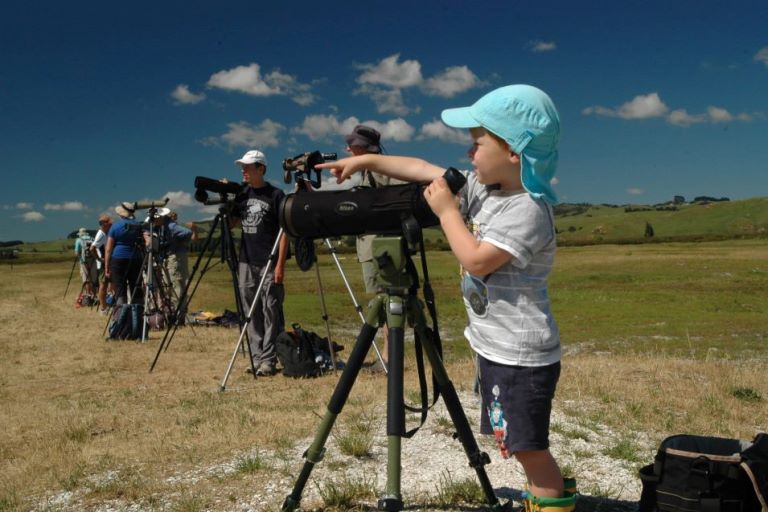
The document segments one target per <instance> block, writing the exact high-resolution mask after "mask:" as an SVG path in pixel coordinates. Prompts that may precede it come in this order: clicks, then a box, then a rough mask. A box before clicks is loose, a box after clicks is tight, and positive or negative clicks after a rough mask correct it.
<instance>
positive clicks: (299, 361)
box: [275, 327, 322, 378]
mask: <svg viewBox="0 0 768 512" xmlns="http://www.w3.org/2000/svg"><path fill="white" fill-rule="evenodd" d="M275 351H276V352H277V359H278V360H279V361H280V364H281V365H282V366H283V375H284V376H285V377H294V378H301V377H317V376H319V375H320V374H321V373H322V368H321V367H320V364H319V363H318V362H317V361H316V359H315V350H314V348H313V346H312V341H311V340H310V338H309V336H307V334H306V332H305V331H304V330H303V329H301V328H295V327H294V330H293V331H285V332H282V333H280V334H279V335H278V336H277V339H276V340H275Z"/></svg>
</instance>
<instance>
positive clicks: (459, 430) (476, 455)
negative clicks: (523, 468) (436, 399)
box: [409, 300, 501, 509]
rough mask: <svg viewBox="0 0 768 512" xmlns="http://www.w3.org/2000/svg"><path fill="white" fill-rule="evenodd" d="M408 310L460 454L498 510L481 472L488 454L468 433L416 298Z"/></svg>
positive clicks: (485, 477)
mask: <svg viewBox="0 0 768 512" xmlns="http://www.w3.org/2000/svg"><path fill="white" fill-rule="evenodd" d="M409 309H410V311H411V314H412V315H413V318H415V319H416V320H415V322H414V328H415V329H416V332H417V334H418V335H419V339H421V343H422V346H423V347H424V351H425V352H426V354H427V358H428V359H429V364H430V366H431V367H432V374H433V375H434V377H435V380H436V382H437V384H438V385H439V387H440V393H441V394H442V396H443V401H444V402H445V408H446V409H447V410H448V414H449V415H450V417H451V420H452V421H453V425H454V427H456V434H457V436H458V439H459V441H460V442H461V445H462V447H463V448H464V453H466V454H467V458H468V459H469V465H470V467H472V468H474V469H475V472H476V473H477V478H478V480H479V481H480V487H481V488H482V490H483V493H484V494H485V498H486V499H487V500H488V504H489V505H491V507H493V508H494V509H497V508H499V509H500V508H501V504H500V503H499V500H498V499H497V498H496V494H495V493H494V491H493V486H492V485H491V481H490V479H489V478H488V474H487V473H486V472H485V465H486V464H490V462H491V459H490V457H488V454H487V453H485V452H482V451H480V447H479V446H478V444H477V441H476V440H475V437H474V435H472V427H471V426H470V425H469V421H468V420H467V416H466V415H465V414H464V409H463V408H462V407H461V402H460V401H459V395H458V394H457V393H456V388H455V387H454V386H453V383H452V382H451V379H450V378H449V377H448V373H447V372H446V370H445V366H444V365H443V360H442V358H441V357H440V354H439V353H438V351H437V348H436V347H435V345H434V343H433V342H432V338H431V337H430V336H429V333H428V332H427V329H426V319H425V318H424V311H423V310H422V309H421V304H419V303H418V301H417V300H412V301H410V303H409Z"/></svg>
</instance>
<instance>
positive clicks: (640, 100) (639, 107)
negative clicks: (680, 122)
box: [618, 92, 669, 119]
mask: <svg viewBox="0 0 768 512" xmlns="http://www.w3.org/2000/svg"><path fill="white" fill-rule="evenodd" d="M668 111H669V108H668V107H667V106H666V105H665V104H664V102H663V101H661V98H660V97H659V95H658V93H655V92H652V93H651V94H646V95H642V94H641V95H639V96H635V97H634V98H633V99H632V101H629V102H627V103H625V104H623V105H622V106H621V107H619V110H618V116H619V117H621V118H622V119H648V118H651V117H660V116H663V115H665V114H666V113H667V112H668Z"/></svg>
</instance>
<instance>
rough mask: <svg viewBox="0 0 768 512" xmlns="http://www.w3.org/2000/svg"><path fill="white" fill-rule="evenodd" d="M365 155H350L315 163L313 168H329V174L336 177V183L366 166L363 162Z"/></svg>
mask: <svg viewBox="0 0 768 512" xmlns="http://www.w3.org/2000/svg"><path fill="white" fill-rule="evenodd" d="M365 157H366V155H360V156H350V157H348V158H342V159H341V160H336V161H335V162H326V163H324V164H317V165H315V169H330V171H331V174H332V175H334V176H335V177H336V183H341V182H343V181H344V180H346V179H348V178H349V177H350V176H352V175H353V174H355V173H356V172H359V171H362V170H363V169H365V168H366V165H365V163H364V161H365Z"/></svg>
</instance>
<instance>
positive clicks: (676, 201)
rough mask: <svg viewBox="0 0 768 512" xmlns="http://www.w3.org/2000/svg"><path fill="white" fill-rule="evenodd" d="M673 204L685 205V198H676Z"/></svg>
mask: <svg viewBox="0 0 768 512" xmlns="http://www.w3.org/2000/svg"><path fill="white" fill-rule="evenodd" d="M672 202H673V203H675V204H683V203H684V202H685V197H683V196H675V197H674V198H673V199H672Z"/></svg>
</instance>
